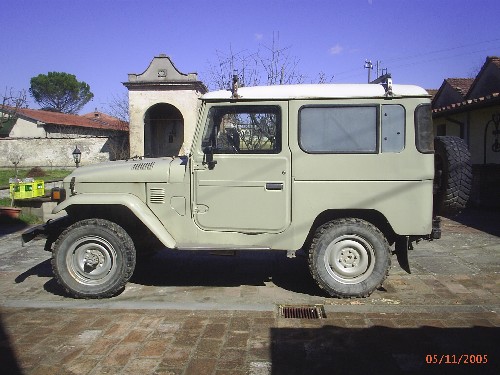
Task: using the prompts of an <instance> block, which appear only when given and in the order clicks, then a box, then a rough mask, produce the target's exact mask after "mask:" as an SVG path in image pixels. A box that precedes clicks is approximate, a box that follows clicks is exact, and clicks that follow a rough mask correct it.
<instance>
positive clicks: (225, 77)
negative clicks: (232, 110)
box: [208, 33, 305, 90]
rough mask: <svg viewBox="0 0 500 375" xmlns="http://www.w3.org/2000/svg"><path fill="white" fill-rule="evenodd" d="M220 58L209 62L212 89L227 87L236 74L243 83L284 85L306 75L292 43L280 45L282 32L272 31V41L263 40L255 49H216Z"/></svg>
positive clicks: (246, 84)
mask: <svg viewBox="0 0 500 375" xmlns="http://www.w3.org/2000/svg"><path fill="white" fill-rule="evenodd" d="M216 56H217V61H216V62H215V63H210V64H209V71H208V75H209V77H208V80H209V82H208V86H209V87H210V88H211V89H219V90H223V89H228V88H230V87H231V82H232V78H233V75H234V74H238V76H239V79H240V84H241V86H256V85H259V84H267V85H284V84H293V83H303V82H304V80H305V76H304V75H303V74H301V73H300V72H299V70H298V66H299V59H298V58H297V57H294V56H292V55H291V54H290V47H289V46H288V47H281V46H280V41H279V33H273V40H272V42H271V44H270V45H265V44H262V45H260V46H259V48H258V50H257V51H255V52H250V51H247V50H242V51H238V52H235V51H234V50H233V47H232V46H230V47H229V51H228V52H227V53H224V52H221V51H216Z"/></svg>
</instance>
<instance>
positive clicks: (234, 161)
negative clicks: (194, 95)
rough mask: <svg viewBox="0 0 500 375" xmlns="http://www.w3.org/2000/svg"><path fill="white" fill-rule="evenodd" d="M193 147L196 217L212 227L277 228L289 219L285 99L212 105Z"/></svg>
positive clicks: (252, 230) (202, 224)
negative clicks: (282, 101)
mask: <svg viewBox="0 0 500 375" xmlns="http://www.w3.org/2000/svg"><path fill="white" fill-rule="evenodd" d="M207 111H208V115H207V120H206V123H205V129H204V132H203V138H202V140H201V142H198V149H196V150H193V161H194V166H193V174H194V191H193V194H194V207H193V212H194V218H195V221H196V223H197V225H198V226H199V227H200V228H202V229H205V230H210V231H233V232H234V231H236V232H243V233H259V232H281V231H283V230H284V229H285V228H286V227H287V226H288V225H289V223H290V217H291V212H290V211H291V209H290V202H291V200H290V194H291V189H290V170H291V168H290V151H289V148H288V146H287V145H286V141H284V140H287V138H288V135H287V129H288V126H287V123H286V121H287V119H288V112H287V103H286V102H284V103H280V104H276V103H275V102H273V103H272V104H269V105H262V104H259V105H252V104H248V103H245V104H233V103H227V104H226V103H224V104H212V105H210V108H208V109H207Z"/></svg>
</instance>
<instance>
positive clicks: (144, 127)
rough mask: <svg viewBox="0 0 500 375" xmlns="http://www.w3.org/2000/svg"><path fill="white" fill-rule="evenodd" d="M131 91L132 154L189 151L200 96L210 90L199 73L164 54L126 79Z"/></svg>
mask: <svg viewBox="0 0 500 375" xmlns="http://www.w3.org/2000/svg"><path fill="white" fill-rule="evenodd" d="M123 84H124V85H125V87H126V88H127V89H128V93H129V114H130V125H129V128H130V133H129V137H130V156H131V157H133V156H148V157H161V156H174V155H185V154H187V153H188V152H189V147H190V145H191V142H192V139H193V135H194V129H195V126H196V118H197V113H198V105H199V103H198V102H199V98H200V97H201V96H202V95H203V94H204V93H206V92H207V88H206V87H205V85H204V84H203V83H202V82H201V81H199V80H198V77H197V74H196V73H189V74H185V73H181V72H180V71H179V70H178V69H177V68H176V67H175V66H174V64H173V63H172V60H171V59H170V58H169V57H168V56H167V55H165V54H160V55H159V56H156V57H154V58H153V60H152V61H151V63H150V64H149V67H148V68H147V69H146V70H145V71H144V72H143V73H141V74H129V75H128V82H125V83H123Z"/></svg>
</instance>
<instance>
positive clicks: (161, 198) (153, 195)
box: [149, 188, 165, 204]
mask: <svg viewBox="0 0 500 375" xmlns="http://www.w3.org/2000/svg"><path fill="white" fill-rule="evenodd" d="M149 203H152V204H163V203H165V189H162V188H151V189H150V190H149Z"/></svg>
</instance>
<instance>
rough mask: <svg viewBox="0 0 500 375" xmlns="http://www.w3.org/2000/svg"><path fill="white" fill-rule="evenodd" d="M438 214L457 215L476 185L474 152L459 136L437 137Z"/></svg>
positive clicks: (435, 194) (435, 208)
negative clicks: (473, 184)
mask: <svg viewBox="0 0 500 375" xmlns="http://www.w3.org/2000/svg"><path fill="white" fill-rule="evenodd" d="M434 150H435V156H434V165H435V176H434V215H440V216H454V215H457V214H458V213H459V212H460V211H461V210H462V209H464V208H465V205H466V204H467V201H468V200H469V194H470V190H471V186H472V167H471V162H470V152H469V149H468V147H467V145H466V144H465V142H464V140H463V139H461V138H459V137H451V136H445V137H441V136H440V137H435V138H434Z"/></svg>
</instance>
